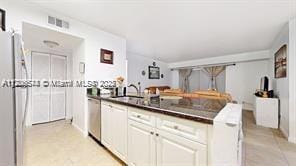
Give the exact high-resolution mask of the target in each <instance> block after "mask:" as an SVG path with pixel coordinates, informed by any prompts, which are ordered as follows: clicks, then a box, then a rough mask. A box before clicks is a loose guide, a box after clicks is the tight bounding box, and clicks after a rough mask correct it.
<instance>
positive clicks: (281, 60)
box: [274, 45, 287, 78]
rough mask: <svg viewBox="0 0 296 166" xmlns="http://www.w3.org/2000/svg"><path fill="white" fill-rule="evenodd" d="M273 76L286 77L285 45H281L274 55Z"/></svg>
mask: <svg viewBox="0 0 296 166" xmlns="http://www.w3.org/2000/svg"><path fill="white" fill-rule="evenodd" d="M274 75H275V76H274V77H275V78H285V77H287V45H283V46H282V47H281V48H280V49H279V50H278V51H277V52H276V53H275V56H274Z"/></svg>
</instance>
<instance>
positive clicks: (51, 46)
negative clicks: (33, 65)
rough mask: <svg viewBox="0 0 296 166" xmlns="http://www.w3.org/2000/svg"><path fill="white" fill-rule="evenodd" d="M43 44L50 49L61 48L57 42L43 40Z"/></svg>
mask: <svg viewBox="0 0 296 166" xmlns="http://www.w3.org/2000/svg"><path fill="white" fill-rule="evenodd" d="M43 43H44V44H45V45H46V46H48V47H49V48H54V47H57V46H59V45H60V44H59V43H57V42H55V41H50V40H43Z"/></svg>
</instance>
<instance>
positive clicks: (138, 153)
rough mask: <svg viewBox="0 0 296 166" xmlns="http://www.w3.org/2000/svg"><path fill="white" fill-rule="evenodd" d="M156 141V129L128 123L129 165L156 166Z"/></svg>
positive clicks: (131, 121)
mask: <svg viewBox="0 0 296 166" xmlns="http://www.w3.org/2000/svg"><path fill="white" fill-rule="evenodd" d="M155 141H156V139H155V134H154V128H152V127H150V126H148V125H145V124H141V123H138V122H136V121H133V120H129V121H128V165H129V166H156V142H155Z"/></svg>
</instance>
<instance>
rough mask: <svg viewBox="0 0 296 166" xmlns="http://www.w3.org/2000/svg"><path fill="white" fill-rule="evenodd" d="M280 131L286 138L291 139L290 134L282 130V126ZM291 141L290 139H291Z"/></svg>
mask: <svg viewBox="0 0 296 166" xmlns="http://www.w3.org/2000/svg"><path fill="white" fill-rule="evenodd" d="M280 130H281V132H282V133H283V134H284V136H285V137H286V138H287V139H288V138H289V134H288V132H287V131H286V130H285V129H284V128H282V127H281V126H280ZM289 139H290V138H289Z"/></svg>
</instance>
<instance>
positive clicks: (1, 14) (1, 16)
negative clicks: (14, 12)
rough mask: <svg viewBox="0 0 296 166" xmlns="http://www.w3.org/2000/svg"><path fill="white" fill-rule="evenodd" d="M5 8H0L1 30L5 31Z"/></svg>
mask: <svg viewBox="0 0 296 166" xmlns="http://www.w3.org/2000/svg"><path fill="white" fill-rule="evenodd" d="M5 15H6V13H5V10H3V9H0V28H1V31H5V29H6V27H5Z"/></svg>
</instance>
